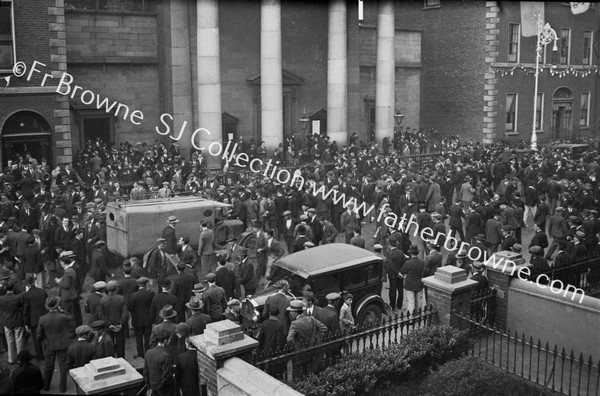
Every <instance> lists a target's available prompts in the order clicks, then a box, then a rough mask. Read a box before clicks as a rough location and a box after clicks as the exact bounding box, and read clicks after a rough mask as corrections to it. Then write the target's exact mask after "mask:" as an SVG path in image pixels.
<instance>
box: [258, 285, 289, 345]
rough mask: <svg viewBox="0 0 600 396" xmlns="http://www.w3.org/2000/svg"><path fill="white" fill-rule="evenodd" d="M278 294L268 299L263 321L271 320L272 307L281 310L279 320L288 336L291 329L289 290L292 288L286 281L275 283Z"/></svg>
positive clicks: (263, 312)
mask: <svg viewBox="0 0 600 396" xmlns="http://www.w3.org/2000/svg"><path fill="white" fill-rule="evenodd" d="M275 287H276V288H277V292H276V293H274V294H271V295H269V296H268V297H267V299H266V301H265V306H264V307H263V311H262V317H263V319H267V318H269V312H270V308H271V307H277V308H279V314H278V315H277V319H278V320H279V321H280V322H281V324H282V325H283V330H284V333H285V334H286V335H287V333H288V329H289V327H290V321H289V317H288V315H287V307H289V306H290V299H289V298H288V297H287V293H288V289H289V287H290V285H289V283H288V281H286V280H285V279H281V280H278V281H277V283H275Z"/></svg>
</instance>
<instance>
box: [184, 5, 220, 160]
mask: <svg viewBox="0 0 600 396" xmlns="http://www.w3.org/2000/svg"><path fill="white" fill-rule="evenodd" d="M196 15H197V17H198V19H197V20H198V22H197V37H198V38H197V44H196V47H197V50H198V63H197V71H198V125H195V126H194V129H195V131H194V135H193V136H192V137H193V138H194V142H195V144H196V146H197V147H202V148H204V150H203V154H204V157H205V158H206V163H207V166H208V168H211V169H215V168H220V166H221V157H218V156H212V155H210V154H208V147H209V146H210V144H211V143H212V142H215V141H216V142H219V143H221V142H222V141H223V139H222V132H223V131H222V126H221V57H220V52H219V51H220V47H219V4H218V1H217V0H198V2H197V3H196ZM199 128H204V129H205V130H200V131H199V132H198V133H196V130H198V129H199ZM207 131H208V132H207ZM209 132H210V133H209Z"/></svg>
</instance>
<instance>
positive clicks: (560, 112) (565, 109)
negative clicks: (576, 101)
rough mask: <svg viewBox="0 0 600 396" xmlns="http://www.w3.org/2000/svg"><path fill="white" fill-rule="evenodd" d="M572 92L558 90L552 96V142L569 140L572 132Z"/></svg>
mask: <svg viewBox="0 0 600 396" xmlns="http://www.w3.org/2000/svg"><path fill="white" fill-rule="evenodd" d="M572 114H573V92H571V90H570V89H569V88H567V87H561V88H558V89H557V90H556V91H554V95H553V96H552V140H562V139H570V138H571V132H572V131H573V117H572Z"/></svg>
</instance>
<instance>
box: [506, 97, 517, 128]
mask: <svg viewBox="0 0 600 396" xmlns="http://www.w3.org/2000/svg"><path fill="white" fill-rule="evenodd" d="M518 99H519V98H518V95H517V94H507V95H506V126H505V131H506V132H516V131H517V107H518Z"/></svg>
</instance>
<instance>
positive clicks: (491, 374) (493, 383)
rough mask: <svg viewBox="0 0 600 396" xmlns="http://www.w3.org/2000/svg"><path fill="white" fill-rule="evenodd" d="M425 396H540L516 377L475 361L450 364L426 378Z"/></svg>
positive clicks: (463, 360)
mask: <svg viewBox="0 0 600 396" xmlns="http://www.w3.org/2000/svg"><path fill="white" fill-rule="evenodd" d="M422 394H423V395H426V396H438V395H444V396H471V395H472V396H479V395H486V396H509V395H520V396H521V395H524V396H528V395H531V396H533V395H537V394H539V390H537V389H536V388H535V387H534V386H533V385H530V384H528V383H526V382H524V380H523V381H521V380H519V379H517V378H516V377H513V376H511V375H509V374H507V373H506V372H504V371H502V370H500V369H498V368H495V367H493V366H491V365H489V364H487V363H485V362H482V361H481V360H479V359H477V358H475V357H464V358H462V359H458V360H454V361H451V362H448V363H446V364H444V365H443V366H441V367H440V369H439V370H438V371H436V372H434V373H432V374H431V375H429V377H427V380H426V381H424V383H423V387H422Z"/></svg>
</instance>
